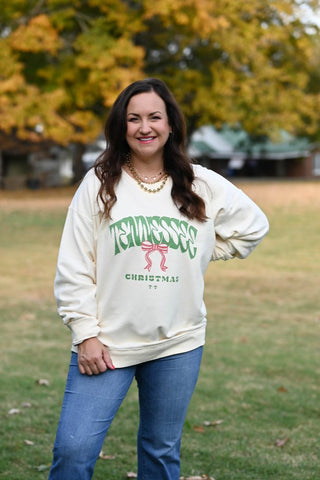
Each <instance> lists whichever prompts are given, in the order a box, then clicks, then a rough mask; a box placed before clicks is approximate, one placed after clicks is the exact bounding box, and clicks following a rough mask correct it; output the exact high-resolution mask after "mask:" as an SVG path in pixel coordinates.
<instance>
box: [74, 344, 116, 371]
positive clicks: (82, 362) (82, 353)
mask: <svg viewBox="0 0 320 480" xmlns="http://www.w3.org/2000/svg"><path fill="white" fill-rule="evenodd" d="M78 365H79V370H80V373H82V375H85V374H86V375H98V374H99V373H103V372H105V371H106V370H107V369H108V368H110V369H111V370H114V369H115V366H114V365H113V363H112V360H111V357H110V355H109V352H108V348H107V347H106V346H105V345H103V343H101V342H100V340H98V338H96V337H93V338H88V339H87V340H84V341H83V342H82V343H80V345H78Z"/></svg>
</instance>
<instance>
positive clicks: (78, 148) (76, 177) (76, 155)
mask: <svg viewBox="0 0 320 480" xmlns="http://www.w3.org/2000/svg"><path fill="white" fill-rule="evenodd" d="M85 149H86V147H85V145H84V144H83V143H76V144H75V145H74V152H73V159H72V160H73V163H72V169H73V182H74V183H78V182H80V181H81V180H82V178H83V176H84V174H85V173H86V172H85V167H84V164H83V161H82V156H83V154H84V152H85Z"/></svg>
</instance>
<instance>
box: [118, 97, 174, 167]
mask: <svg viewBox="0 0 320 480" xmlns="http://www.w3.org/2000/svg"><path fill="white" fill-rule="evenodd" d="M170 132H171V127H170V125H169V121H168V116H167V111H166V105H165V103H164V101H163V100H162V98H161V97H159V95H157V94H156V93H155V92H146V93H139V94H138V95H135V96H134V97H131V99H130V101H129V103H128V107H127V133H126V140H127V143H128V145H129V147H130V150H131V153H132V154H133V156H134V157H135V158H137V159H139V160H143V161H153V160H162V159H163V148H164V145H165V144H166V142H167V140H168V137H169V134H170Z"/></svg>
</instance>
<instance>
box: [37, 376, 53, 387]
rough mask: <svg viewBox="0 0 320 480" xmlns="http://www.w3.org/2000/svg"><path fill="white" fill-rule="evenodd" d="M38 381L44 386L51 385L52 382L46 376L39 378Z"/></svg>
mask: <svg viewBox="0 0 320 480" xmlns="http://www.w3.org/2000/svg"><path fill="white" fill-rule="evenodd" d="M37 383H38V385H43V386H44V387H49V386H50V382H49V380H47V379H46V378H39V380H37Z"/></svg>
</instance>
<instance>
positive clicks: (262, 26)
mask: <svg viewBox="0 0 320 480" xmlns="http://www.w3.org/2000/svg"><path fill="white" fill-rule="evenodd" d="M306 5H307V6H309V7H310V9H311V10H312V11H314V12H315V11H316V9H317V8H319V5H318V1H317V0H309V1H305V2H303V4H302V2H301V1H299V0H247V1H246V2H239V1H238V0H175V1H174V2H173V1H172V0H157V2H150V1H148V0H86V1H85V0H74V1H73V2H68V1H65V0H28V1H27V2H26V1H25V0H11V1H10V2H7V0H0V32H1V37H0V141H1V149H2V150H5V149H10V148H11V147H12V146H13V145H17V144H20V145H21V146H22V147H23V148H33V147H34V146H35V145H50V144H59V145H67V144H69V143H70V142H72V143H74V144H76V145H77V146H78V153H79V156H81V152H82V150H83V148H84V145H85V144H86V143H87V142H89V141H92V140H93V139H94V138H96V137H97V135H98V134H99V133H100V132H101V128H102V125H103V122H104V119H105V117H106V114H107V111H108V109H109V108H110V106H111V105H112V103H113V101H114V100H115V98H116V96H117V95H118V93H119V92H120V91H121V90H122V89H123V88H124V87H125V86H127V85H128V84H129V83H130V82H132V81H134V80H137V79H140V78H144V77H145V76H156V77H160V78H162V79H163V80H164V81H166V82H167V84H168V85H169V87H170V88H171V89H172V90H173V91H174V93H175V96H176V97H177V99H178V101H179V102H180V104H181V106H182V108H183V110H184V113H185V115H186V118H187V122H188V128H189V133H191V132H192V131H194V130H195V129H196V128H197V127H198V126H200V125H203V124H206V123H212V124H214V125H215V126H216V127H219V126H220V125H222V124H224V123H228V124H229V125H241V126H242V127H243V128H244V129H246V130H247V131H248V132H249V133H251V134H252V135H261V134H266V133H267V134H268V135H273V134H276V132H277V131H278V130H279V128H285V129H286V130H288V131H290V132H293V133H295V134H299V133H301V132H303V134H307V135H309V136H310V137H313V138H318V139H319V137H320V122H319V113H318V112H319V107H320V41H319V39H320V35H319V27H318V26H317V25H316V23H315V22H314V20H313V17H310V18H309V19H308V18H307V17H306V16H305V15H304V14H303V11H304V10H303V9H304V7H305V6H306Z"/></svg>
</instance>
